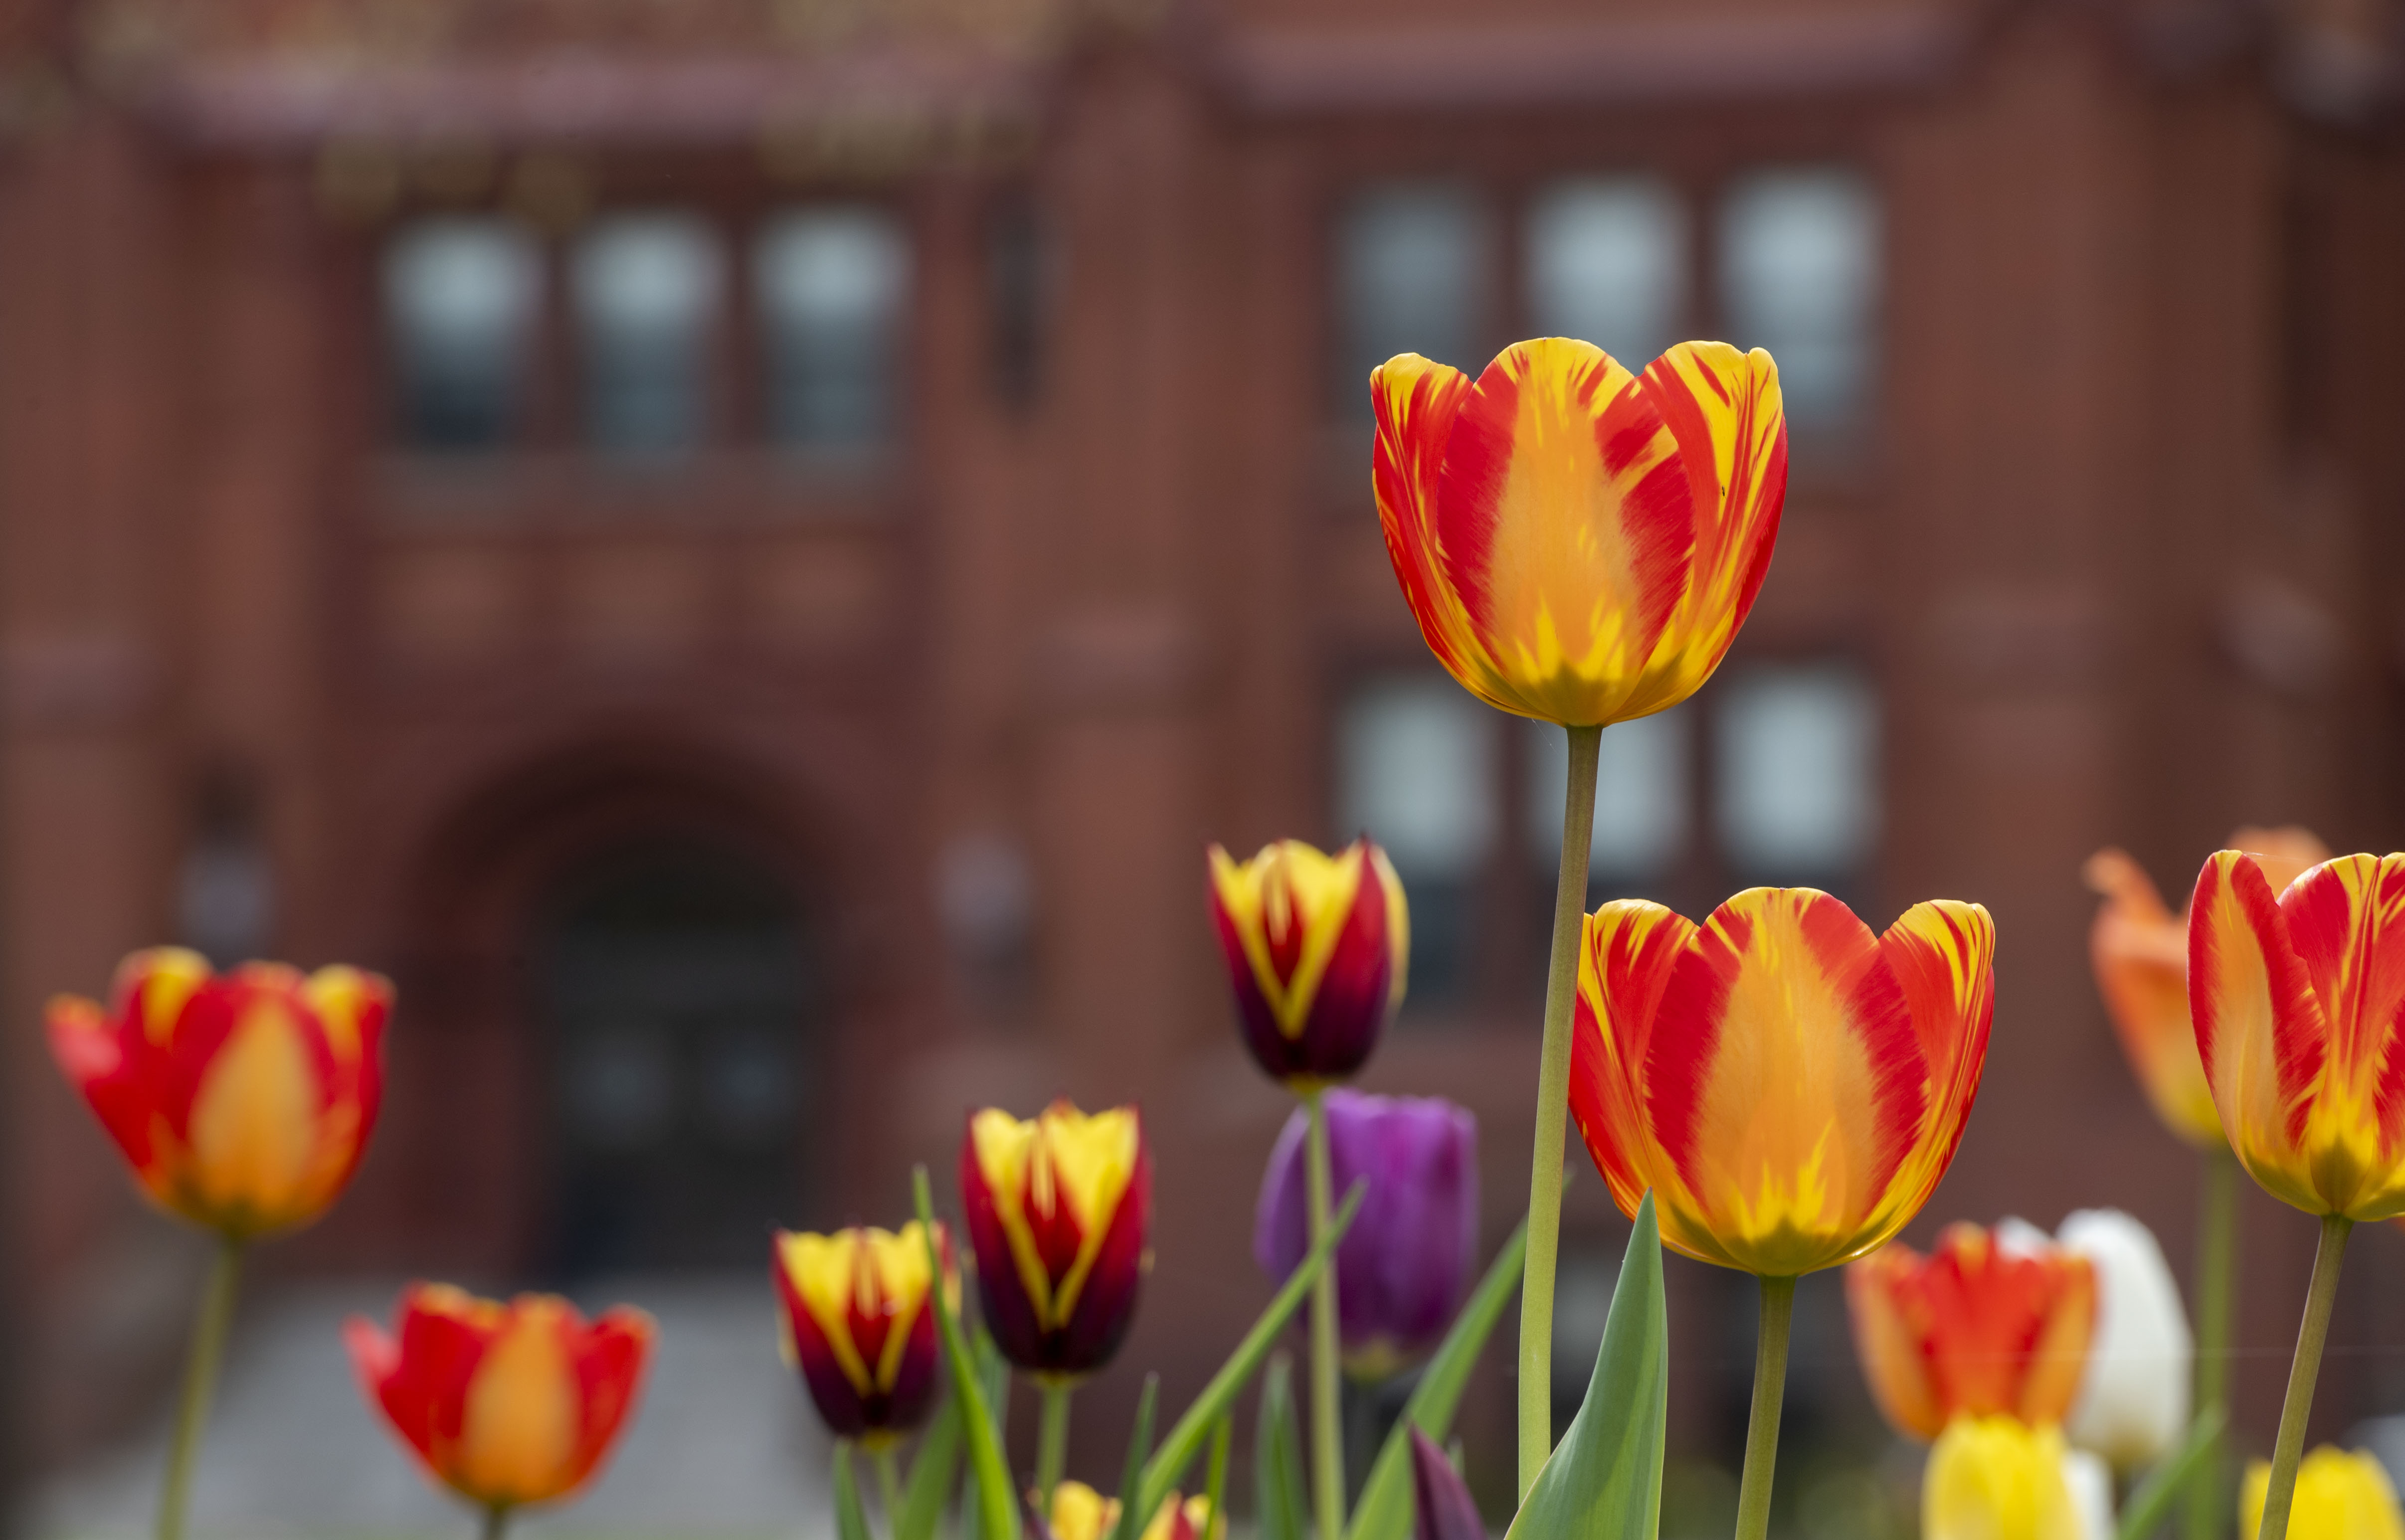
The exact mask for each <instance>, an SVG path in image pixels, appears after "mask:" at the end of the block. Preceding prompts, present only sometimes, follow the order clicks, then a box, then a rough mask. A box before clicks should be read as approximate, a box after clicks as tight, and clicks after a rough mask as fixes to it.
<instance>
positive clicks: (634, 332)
mask: <svg viewBox="0 0 2405 1540" xmlns="http://www.w3.org/2000/svg"><path fill="white" fill-rule="evenodd" d="M723 268H724V262H723V259H722V258H721V255H720V252H719V249H718V243H717V240H716V238H715V237H714V236H713V235H712V234H711V232H710V229H709V227H708V226H706V225H704V224H703V223H702V222H701V221H700V220H698V219H696V218H693V217H688V216H685V215H677V214H640V215H620V216H618V217H613V218H609V219H604V220H601V221H600V222H599V223H598V224H596V225H595V226H594V227H593V229H592V231H591V232H590V233H588V234H587V235H586V236H585V237H584V240H583V241H581V242H579V243H578V245H577V250H576V267H575V273H574V282H575V289H576V313H577V322H578V326H579V328H580V330H581V334H582V337H583V340H584V428H585V434H586V436H587V437H588V438H589V439H590V440H591V441H593V442H594V443H596V444H598V445H600V446H601V447H603V448H605V449H619V450H628V451H636V452H658V451H667V450H677V449H683V448H687V447H690V446H691V445H692V444H694V443H695V442H696V441H698V440H699V439H700V437H701V433H702V427H703V422H704V405H705V401H706V399H707V397H706V393H705V389H704V380H705V375H706V372H707V370H708V365H709V342H710V322H711V320H712V319H713V318H714V316H715V314H716V312H717V308H718V299H719V288H720V285H721V282H722V281H723Z"/></svg>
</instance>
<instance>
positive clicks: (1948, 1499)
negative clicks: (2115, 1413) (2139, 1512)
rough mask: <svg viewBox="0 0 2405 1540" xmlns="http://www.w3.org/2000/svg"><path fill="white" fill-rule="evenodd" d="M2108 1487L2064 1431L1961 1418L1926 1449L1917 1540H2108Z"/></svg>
mask: <svg viewBox="0 0 2405 1540" xmlns="http://www.w3.org/2000/svg"><path fill="white" fill-rule="evenodd" d="M2112 1503H2113V1484H2112V1477H2111V1475H2110V1474H2109V1473H2108V1472H2107V1471H2106V1470H2105V1469H2104V1466H2103V1462H2101V1461H2099V1460H2097V1459H2096V1457H2095V1456H2093V1455H2090V1454H2084V1453H2081V1452H2079V1451H2077V1450H2074V1449H2065V1448H2064V1447H2063V1442H2062V1431H2061V1430H2060V1429H2059V1428H2054V1427H2043V1428H2032V1427H2031V1426H2029V1425H2028V1424H2027V1423H2024V1422H2021V1421H2018V1420H2016V1419H2014V1418H2010V1417H1965V1418H1961V1419H1958V1420H1957V1421H1955V1422H1954V1423H1953V1424H1952V1425H1950V1426H1949V1427H1948V1428H1947V1430H1946V1432H1945V1434H1944V1435H1942V1436H1941V1437H1940V1438H1939V1439H1938V1440H1937V1446H1936V1448H1934V1449H1931V1450H1930V1451H1929V1468H1928V1470H1927V1471H1926V1472H1925V1473H1923V1475H1922V1476H1921V1478H1920V1534H1921V1540H2110V1537H2111V1535H2112V1534H2113V1533H2114V1529H2113V1506H2112Z"/></svg>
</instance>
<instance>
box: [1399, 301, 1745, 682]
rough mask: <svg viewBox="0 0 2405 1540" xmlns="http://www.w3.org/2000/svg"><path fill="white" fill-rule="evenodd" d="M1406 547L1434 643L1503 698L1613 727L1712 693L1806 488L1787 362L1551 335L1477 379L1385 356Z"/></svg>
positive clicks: (1424, 625)
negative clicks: (1786, 409) (1791, 438)
mask: <svg viewBox="0 0 2405 1540" xmlns="http://www.w3.org/2000/svg"><path fill="white" fill-rule="evenodd" d="M1370 393H1371V401H1372V404H1373V407H1374V410H1375V413H1376V415H1377V422H1378V440H1377V446H1376V450H1375V452H1374V459H1373V462H1372V484H1373V486H1374V489H1375V491H1376V494H1377V499H1378V520H1379V523H1380V524H1381V525H1384V526H1385V535H1386V553H1387V555H1388V556H1389V557H1390V558H1391V559H1392V560H1393V562H1394V566H1395V576H1396V578H1397V579H1398V580H1399V581H1400V582H1401V584H1402V589H1403V597H1404V599H1405V601H1406V602H1408V603H1409V604H1410V605H1411V607H1412V613H1413V615H1415V616H1416V617H1418V620H1419V624H1420V634H1421V635H1422V636H1423V637H1427V638H1428V648H1429V650H1430V651H1433V652H1435V653H1436V655H1437V658H1438V660H1439V661H1440V662H1442V664H1443V665H1445V667H1446V668H1447V669H1449V670H1451V671H1452V674H1453V677H1454V678H1455V679H1459V680H1460V681H1461V683H1462V686H1463V687H1464V688H1465V689H1467V690H1469V691H1470V693H1472V694H1474V695H1476V696H1477V697H1478V698H1479V699H1481V700H1483V701H1485V702H1486V703H1487V704H1488V705H1490V706H1494V707H1499V708H1500V709H1502V710H1505V711H1512V712H1517V713H1518V714H1519V715H1521V716H1524V717H1534V718H1536V719H1538V720H1539V721H1554V722H1561V723H1564V724H1566V725H1568V726H1572V727H1579V726H1589V727H1592V726H1600V725H1603V724H1606V723H1610V722H1615V721H1626V720H1627V719H1629V718H1631V717H1642V716H1645V715H1647V714H1649V713H1651V712H1654V711H1659V710H1661V709H1663V708H1664V707H1670V706H1676V705H1677V704H1679V702H1681V701H1682V700H1684V699H1686V698H1687V697H1688V696H1689V695H1691V694H1693V693H1695V690H1696V688H1697V687H1698V686H1700V685H1701V684H1702V683H1703V682H1704V681H1705V680H1706V679H1709V678H1711V675H1712V670H1713V669H1715V668H1717V667H1719V666H1720V662H1721V658H1722V657H1723V655H1724V654H1725V653H1726V652H1727V651H1728V649H1729V644H1730V643H1731V642H1732V641H1734V640H1735V639H1736V638H1737V627H1739V626H1740V625H1742V624H1743V623H1745V617H1746V612H1747V610H1749V609H1751V608H1752V606H1753V596H1754V594H1755V592H1756V591H1757V590H1759V589H1760V588H1761V586H1762V579H1763V574H1764V573H1765V571H1767V570H1768V569H1769V567H1770V549H1771V545H1772V542H1773V541H1774V540H1775V539H1777V537H1778V533H1779V509H1780V506H1781V504H1782V503H1783V502H1784V501H1785V499H1786V496H1787V424H1786V419H1785V416H1784V414H1783V413H1782V411H1781V408H1780V404H1779V369H1778V366H1777V365H1776V364H1774V363H1772V362H1771V359H1770V355H1769V354H1767V353H1765V352H1763V351H1762V350H1761V349H1759V348H1757V349H1755V350H1754V351H1753V352H1751V353H1739V352H1738V351H1737V349H1735V348H1733V347H1730V346H1729V345H1727V344H1726V343H1680V344H1679V345H1678V346H1676V347H1674V348H1672V349H1670V350H1669V351H1668V352H1667V353H1665V354H1663V355H1662V356H1661V357H1659V358H1656V359H1654V360H1653V363H1652V364H1651V365H1650V366H1648V367H1647V369H1646V371H1645V372H1644V374H1643V376H1642V377H1639V376H1638V375H1634V374H1631V373H1630V372H1629V371H1627V370H1626V369H1624V368H1623V367H1622V366H1621V365H1620V364H1618V363H1616V362H1614V361H1613V360H1612V358H1611V357H1610V356H1609V355H1607V354H1605V353H1604V352H1603V351H1602V350H1601V349H1600V348H1597V347H1595V346H1593V345H1591V344H1589V343H1580V342H1571V341H1569V340H1568V339H1565V338H1560V337H1548V338H1543V339H1540V340H1539V341H1535V342H1526V343H1514V344H1513V345H1512V346H1511V347H1509V348H1506V349H1505V350H1504V351H1503V352H1502V353H1501V354H1499V355H1498V357H1496V359H1495V361H1494V362H1492V363H1490V364H1488V365H1487V366H1486V371H1485V372H1484V374H1481V375H1480V376H1479V377H1478V379H1477V380H1476V381H1474V382H1473V381H1472V380H1471V379H1470V376H1468V375H1467V374H1464V373H1462V372H1461V371H1458V370H1456V369H1451V368H1448V367H1446V366H1445V365H1443V364H1439V363H1432V362H1430V361H1429V360H1428V359H1426V358H1423V357H1420V356H1419V355H1418V354H1416V353H1406V354H1402V355H1400V356H1399V357H1393V358H1389V359H1388V360H1386V362H1385V363H1384V364H1381V365H1379V366H1378V368H1377V369H1376V370H1374V371H1371V375H1370Z"/></svg>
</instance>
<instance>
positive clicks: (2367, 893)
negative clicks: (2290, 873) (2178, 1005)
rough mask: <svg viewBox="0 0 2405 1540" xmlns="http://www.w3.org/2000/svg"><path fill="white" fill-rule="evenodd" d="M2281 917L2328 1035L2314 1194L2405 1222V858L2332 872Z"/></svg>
mask: <svg viewBox="0 0 2405 1540" xmlns="http://www.w3.org/2000/svg"><path fill="white" fill-rule="evenodd" d="M2265 887H2266V889H2269V887H2270V881H2269V879H2268V878H2266V879H2265ZM2279 908H2280V916H2281V917H2282V919H2284V920H2285V922H2286V925H2287V930H2288V940H2289V943H2290V945H2293V946H2294V947H2295V948H2296V954H2297V959H2298V960H2299V961H2300V962H2301V963H2302V964H2303V965H2304V971H2305V973H2306V976H2307V977H2309V978H2310V979H2311V980H2312V981H2313V989H2314V998H2315V999H2316V1000H2318V1001H2320V1004H2321V1015H2322V1020H2323V1022H2324V1024H2325V1027H2326V1029H2327V1032H2328V1037H2327V1040H2326V1041H2327V1043H2328V1057H2327V1059H2326V1061H2325V1063H2324V1065H2323V1069H2322V1074H2321V1085H2320V1087H2319V1091H2318V1093H2317V1094H2316V1095H2315V1096H2314V1099H2313V1104H2312V1111H2311V1113H2310V1119H2309V1124H2308V1128H2307V1132H2306V1135H2305V1142H2306V1146H2307V1149H2308V1151H2309V1157H2310V1159H2311V1162H2312V1166H2313V1169H2314V1186H2315V1187H2316V1189H2317V1190H2318V1191H2319V1192H2320V1193H2321V1195H2322V1197H2323V1198H2324V1200H2325V1201H2327V1202H2328V1203H2329V1204H2330V1205H2331V1207H2332V1208H2333V1209H2334V1210H2336V1211H2339V1212H2342V1213H2345V1214H2347V1215H2348V1216H2349V1217H2350V1218H2356V1219H2385V1218H2388V1217H2389V1216H2390V1215H2392V1214H2396V1213H2398V1212H2400V1211H2405V1172H2400V1171H2399V1169H2398V1167H2399V1164H2400V1154H2405V1045H2400V1043H2399V1041H2398V1040H2399V1035H2400V1032H2405V855H2393V856H2388V857H2385V858H2380V857H2373V856H2342V857H2340V858H2338V859H2337V860H2335V861H2326V862H2324V863H2323V864H2321V865H2319V866H2316V867H2314V869H2313V870H2312V871H2309V872H2307V873H2305V874H2304V875H2302V876H2300V877H2299V878H2297V879H2296V881H2295V882H2294V884H2292V885H2291V886H2290V887H2289V888H2288V889H2287V891H2286V892H2285V894H2284V895H2282V897H2281V898H2280V900H2279Z"/></svg>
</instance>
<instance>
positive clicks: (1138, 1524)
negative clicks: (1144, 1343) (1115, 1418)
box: [1111, 1374, 1160, 1540]
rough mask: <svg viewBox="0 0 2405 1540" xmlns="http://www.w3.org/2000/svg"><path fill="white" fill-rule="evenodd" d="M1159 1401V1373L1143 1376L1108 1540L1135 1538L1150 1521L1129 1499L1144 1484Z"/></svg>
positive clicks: (1147, 1512)
mask: <svg viewBox="0 0 2405 1540" xmlns="http://www.w3.org/2000/svg"><path fill="white" fill-rule="evenodd" d="M1159 1404H1160V1376H1159V1375H1157V1374H1148V1375H1146V1376H1145V1377H1144V1393H1143V1394H1141V1395H1139V1396H1137V1397H1136V1401H1135V1431H1134V1432H1133V1434H1132V1435H1130V1436H1129V1438H1128V1451H1127V1463H1126V1464H1124V1465H1122V1466H1121V1467H1119V1521H1118V1528H1117V1529H1115V1530H1113V1531H1112V1532H1111V1540H1136V1536H1137V1535H1139V1534H1142V1533H1144V1532H1145V1528H1146V1526H1147V1525H1149V1524H1150V1523H1151V1522H1152V1510H1151V1509H1150V1508H1139V1507H1137V1506H1136V1505H1135V1504H1134V1502H1133V1501H1132V1499H1133V1498H1134V1497H1135V1496H1136V1495H1137V1493H1138V1492H1139V1491H1141V1490H1142V1489H1143V1486H1144V1462H1145V1457H1146V1456H1147V1455H1149V1454H1151V1453H1152V1411H1153V1407H1156V1406H1158V1405H1159Z"/></svg>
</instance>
